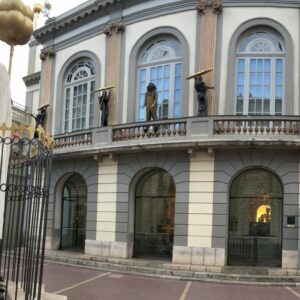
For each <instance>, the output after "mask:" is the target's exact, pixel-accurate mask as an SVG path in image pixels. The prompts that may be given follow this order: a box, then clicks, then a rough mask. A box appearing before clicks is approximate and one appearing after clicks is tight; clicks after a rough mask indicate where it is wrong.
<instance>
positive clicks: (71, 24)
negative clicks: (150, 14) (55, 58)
mask: <svg viewBox="0 0 300 300" xmlns="http://www.w3.org/2000/svg"><path fill="white" fill-rule="evenodd" d="M145 1H150V0H126V5H127V6H128V5H134V4H136V3H143V2H145ZM122 5H123V0H90V1H88V2H87V3H86V4H85V5H81V6H78V9H76V8H74V9H73V10H71V11H70V12H67V13H65V14H63V15H61V16H58V17H54V18H50V19H49V20H48V21H47V22H46V24H45V26H43V27H42V28H40V29H38V30H36V31H34V32H33V36H34V37H35V38H36V40H38V41H39V42H40V43H41V44H44V42H45V41H47V40H49V38H51V37H52V38H53V37H54V36H57V35H59V34H60V32H63V33H65V32H67V31H69V30H72V29H74V28H77V27H79V26H81V25H82V23H84V22H88V21H92V20H94V19H97V18H99V17H101V16H106V15H108V14H109V13H110V12H112V11H113V10H114V9H117V8H120V7H122Z"/></svg>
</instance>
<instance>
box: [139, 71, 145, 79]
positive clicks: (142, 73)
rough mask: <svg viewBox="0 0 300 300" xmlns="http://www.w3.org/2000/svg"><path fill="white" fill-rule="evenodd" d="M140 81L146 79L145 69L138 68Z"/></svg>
mask: <svg viewBox="0 0 300 300" xmlns="http://www.w3.org/2000/svg"><path fill="white" fill-rule="evenodd" d="M140 81H146V69H141V70H140Z"/></svg>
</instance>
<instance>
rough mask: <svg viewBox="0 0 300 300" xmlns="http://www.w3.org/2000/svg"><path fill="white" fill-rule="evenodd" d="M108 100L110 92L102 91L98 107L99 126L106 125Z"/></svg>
mask: <svg viewBox="0 0 300 300" xmlns="http://www.w3.org/2000/svg"><path fill="white" fill-rule="evenodd" d="M109 98H110V91H108V92H107V91H106V90H104V91H103V92H102V95H101V96H100V97H99V107H100V110H101V126H107V125H108V114H109Z"/></svg>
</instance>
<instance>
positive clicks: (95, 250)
mask: <svg viewBox="0 0 300 300" xmlns="http://www.w3.org/2000/svg"><path fill="white" fill-rule="evenodd" d="M54 233H55V232H54ZM59 241H60V239H59V237H58V236H56V235H55V234H54V235H52V236H51V237H49V236H47V237H46V246H45V247H46V249H47V250H57V249H59V243H60V242H59ZM85 254H88V255H95V256H103V257H111V258H131V257H132V256H133V243H125V242H114V241H95V240H85ZM298 256H299V253H298V251H296V250H294V251H292V250H282V269H298V268H299V258H298ZM172 262H173V263H174V264H186V265H198V266H216V267H223V266H225V265H226V263H227V257H226V251H225V249H224V248H205V247H184V246H174V247H173V256H172Z"/></svg>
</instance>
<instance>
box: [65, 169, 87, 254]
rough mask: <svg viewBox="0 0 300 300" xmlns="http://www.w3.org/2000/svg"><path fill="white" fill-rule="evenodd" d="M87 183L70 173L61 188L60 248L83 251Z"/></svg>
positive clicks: (77, 175)
mask: <svg viewBox="0 0 300 300" xmlns="http://www.w3.org/2000/svg"><path fill="white" fill-rule="evenodd" d="M86 211H87V185H86V183H85V180H84V179H83V178H82V176H80V175H79V174H75V175H72V176H71V177H70V178H69V179H68V180H67V181H66V182H65V184H64V186H63V190H62V208H61V212H62V213H61V241H60V249H66V250H72V251H81V252H83V251H84V248H85V238H86Z"/></svg>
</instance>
